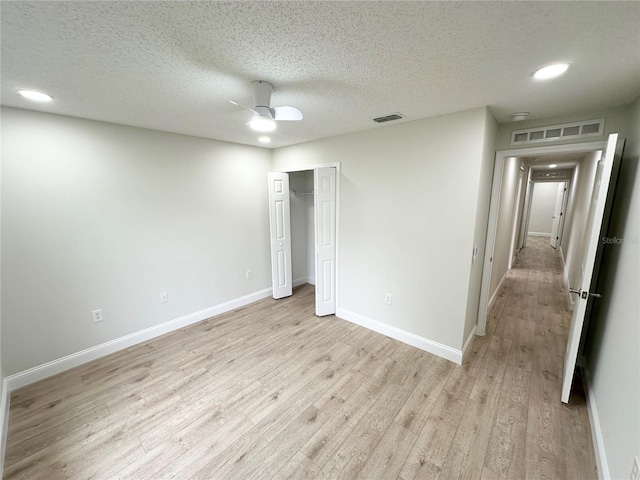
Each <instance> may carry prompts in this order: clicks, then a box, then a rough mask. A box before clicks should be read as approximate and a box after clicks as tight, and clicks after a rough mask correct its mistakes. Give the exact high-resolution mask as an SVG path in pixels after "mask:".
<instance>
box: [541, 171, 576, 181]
mask: <svg viewBox="0 0 640 480" xmlns="http://www.w3.org/2000/svg"><path fill="white" fill-rule="evenodd" d="M568 176H569V175H568V172H566V171H563V170H560V171H556V172H548V171H545V172H537V173H536V175H535V177H534V178H535V179H536V180H549V179H551V178H554V179H555V178H567V177H568Z"/></svg>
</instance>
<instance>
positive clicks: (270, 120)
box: [230, 80, 302, 133]
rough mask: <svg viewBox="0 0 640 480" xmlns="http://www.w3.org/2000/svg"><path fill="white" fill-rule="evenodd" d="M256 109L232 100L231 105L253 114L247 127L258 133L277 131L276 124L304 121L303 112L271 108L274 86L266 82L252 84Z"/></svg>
mask: <svg viewBox="0 0 640 480" xmlns="http://www.w3.org/2000/svg"><path fill="white" fill-rule="evenodd" d="M251 89H252V91H253V101H254V105H255V106H254V107H253V108H249V107H246V106H244V105H241V104H239V103H238V102H234V101H233V100H230V102H231V103H233V104H234V105H237V106H239V107H242V108H246V109H247V110H250V111H252V112H253V117H252V118H251V120H249V122H247V125H248V126H249V128H251V129H252V130H254V131H256V132H260V133H268V132H273V131H274V130H275V129H276V122H280V121H284V122H294V121H298V120H302V112H301V111H300V110H298V109H297V108H295V107H290V106H282V107H271V92H272V91H273V85H272V84H270V83H269V82H265V81H264V80H255V81H253V82H251Z"/></svg>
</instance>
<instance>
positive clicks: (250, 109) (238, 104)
mask: <svg viewBox="0 0 640 480" xmlns="http://www.w3.org/2000/svg"><path fill="white" fill-rule="evenodd" d="M229 102H231V103H233V104H234V105H236V106H237V107H240V108H246V109H247V110H249V111H250V112H253V113H255V114H256V115H258V112H256V111H255V110H254V109H253V108H249V107H247V106H246V105H242V104H241V103H238V102H234V101H233V100H229Z"/></svg>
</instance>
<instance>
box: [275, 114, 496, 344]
mask: <svg viewBox="0 0 640 480" xmlns="http://www.w3.org/2000/svg"><path fill="white" fill-rule="evenodd" d="M491 122H494V123H495V121H493V119H492V117H491V116H490V114H488V112H487V110H486V109H485V108H480V109H475V110H471V111H465V112H460V113H455V114H451V115H445V116H440V117H433V118H428V119H424V120H417V121H413V122H406V123H401V124H397V125H387V126H384V127H379V128H376V129H373V130H369V131H363V132H357V133H353V134H349V135H343V136H339V137H333V138H328V139H324V140H318V141H313V142H308V143H303V144H299V145H294V146H290V147H286V148H281V149H277V150H275V151H274V153H273V158H274V167H275V168H276V169H286V168H294V167H300V166H305V165H314V164H323V163H328V162H341V177H340V200H339V201H340V207H339V208H340V211H339V215H340V239H339V261H340V272H339V278H338V282H339V287H338V288H339V290H338V298H339V304H340V307H341V308H342V309H343V310H346V311H349V312H355V313H357V314H358V315H360V316H363V317H366V318H368V319H372V320H376V321H379V322H383V323H384V324H387V325H389V326H391V327H395V328H398V329H401V330H404V331H406V332H411V333H413V334H415V335H418V336H420V337H423V338H426V339H429V340H432V341H435V342H439V343H441V344H444V345H447V346H449V347H451V348H454V349H460V348H461V347H462V344H463V336H464V330H465V317H466V309H467V301H468V297H469V286H470V285H469V282H470V278H471V270H472V265H471V254H472V250H473V245H474V241H479V240H481V238H480V239H477V238H475V225H476V215H477V211H478V207H477V202H478V199H479V197H480V196H481V188H480V185H481V168H482V166H483V162H484V161H485V160H486V157H487V155H485V150H487V151H488V150H489V149H490V150H491V154H490V155H488V156H489V158H492V156H493V144H492V142H487V138H486V132H487V129H488V128H487V124H488V123H491ZM489 130H490V129H489ZM461 139H464V141H461ZM489 171H491V169H489ZM489 183H490V182H489ZM487 203H488V200H487ZM484 222H485V223H484V231H485V233H486V217H485V219H484ZM479 223H480V224H481V223H482V220H480V221H479ZM481 251H482V250H481ZM481 268H482V267H481V265H480V269H481ZM385 293H391V294H392V295H393V305H391V306H389V305H386V304H385V303H384V295H385ZM476 314H477V312H476Z"/></svg>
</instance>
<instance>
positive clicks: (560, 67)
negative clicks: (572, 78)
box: [533, 63, 569, 80]
mask: <svg viewBox="0 0 640 480" xmlns="http://www.w3.org/2000/svg"><path fill="white" fill-rule="evenodd" d="M568 69H569V64H568V63H554V64H553V65H547V66H546V67H542V68H539V69H538V70H536V71H535V72H533V78H535V79H536V80H549V79H551V78H556V77H559V76H560V75H562V74H563V73H564V72H566V71H567V70H568Z"/></svg>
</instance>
